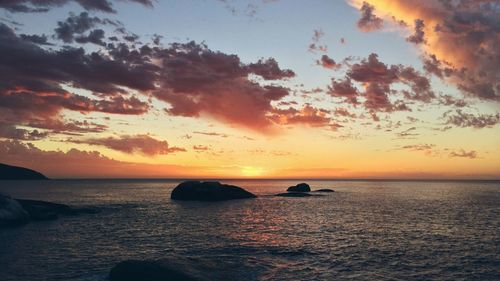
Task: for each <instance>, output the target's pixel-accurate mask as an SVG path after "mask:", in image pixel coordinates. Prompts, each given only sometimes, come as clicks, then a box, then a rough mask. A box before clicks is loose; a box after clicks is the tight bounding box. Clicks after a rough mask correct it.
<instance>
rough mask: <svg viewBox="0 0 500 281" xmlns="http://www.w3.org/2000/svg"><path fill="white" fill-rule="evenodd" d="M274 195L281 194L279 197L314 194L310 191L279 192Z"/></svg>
mask: <svg viewBox="0 0 500 281" xmlns="http://www.w3.org/2000/svg"><path fill="white" fill-rule="evenodd" d="M274 196H279V197H309V196H313V195H312V194H309V193H305V192H286V193H279V194H276V195H274ZM318 196H319V195H318Z"/></svg>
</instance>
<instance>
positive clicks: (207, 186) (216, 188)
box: [170, 181, 257, 201]
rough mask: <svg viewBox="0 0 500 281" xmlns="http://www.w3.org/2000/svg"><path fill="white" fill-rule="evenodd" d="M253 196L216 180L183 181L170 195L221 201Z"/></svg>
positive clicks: (184, 198)
mask: <svg viewBox="0 0 500 281" xmlns="http://www.w3.org/2000/svg"><path fill="white" fill-rule="evenodd" d="M255 197H257V196H255V195H254V194H252V193H250V192H248V191H246V190H244V189H243V188H241V187H238V186H234V185H227V184H221V183H220V182H216V181H205V182H200V181H185V182H182V183H180V184H179V185H178V186H177V187H176V188H174V190H173V191H172V194H171V196H170V198H172V199H173V200H185V201H190V200H191V201H223V200H232V199H244V198H255Z"/></svg>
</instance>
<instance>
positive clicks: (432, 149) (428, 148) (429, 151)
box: [400, 144, 440, 156]
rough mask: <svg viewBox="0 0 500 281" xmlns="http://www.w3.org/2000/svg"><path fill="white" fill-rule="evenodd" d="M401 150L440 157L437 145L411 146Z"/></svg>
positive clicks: (403, 147)
mask: <svg viewBox="0 0 500 281" xmlns="http://www.w3.org/2000/svg"><path fill="white" fill-rule="evenodd" d="M400 149H402V150H408V151H418V152H423V153H424V154H425V155H427V156H438V155H440V152H439V151H438V150H436V145H435V144H410V145H405V146H402V147H401V148H400Z"/></svg>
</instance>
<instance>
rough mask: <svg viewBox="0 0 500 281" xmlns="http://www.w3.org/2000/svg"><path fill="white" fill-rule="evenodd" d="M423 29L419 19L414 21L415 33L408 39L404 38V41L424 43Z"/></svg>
mask: <svg viewBox="0 0 500 281" xmlns="http://www.w3.org/2000/svg"><path fill="white" fill-rule="evenodd" d="M424 27H425V24H424V21H423V20H421V19H416V20H415V32H414V33H413V34H412V35H410V36H408V38H406V40H407V41H408V42H411V43H415V44H422V43H425V38H424V36H425V32H424Z"/></svg>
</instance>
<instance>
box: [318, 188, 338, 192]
mask: <svg viewBox="0 0 500 281" xmlns="http://www.w3.org/2000/svg"><path fill="white" fill-rule="evenodd" d="M314 192H335V190H333V189H329V188H323V189H318V190H315V191H314Z"/></svg>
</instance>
